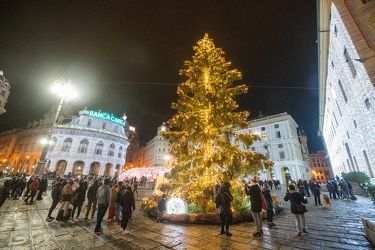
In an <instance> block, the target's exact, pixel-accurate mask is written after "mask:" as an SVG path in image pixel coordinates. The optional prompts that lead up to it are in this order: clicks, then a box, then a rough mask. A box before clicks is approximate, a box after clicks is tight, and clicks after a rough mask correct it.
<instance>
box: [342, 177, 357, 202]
mask: <svg viewBox="0 0 375 250" xmlns="http://www.w3.org/2000/svg"><path fill="white" fill-rule="evenodd" d="M344 180H345V181H346V184H348V189H349V196H350V199H351V200H356V199H358V198H357V197H355V195H354V194H353V185H352V184H351V183H350V181H348V179H346V178H344Z"/></svg>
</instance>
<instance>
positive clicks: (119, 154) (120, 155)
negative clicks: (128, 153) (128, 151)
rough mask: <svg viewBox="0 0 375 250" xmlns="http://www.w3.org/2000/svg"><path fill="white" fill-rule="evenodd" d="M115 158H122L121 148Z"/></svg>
mask: <svg viewBox="0 0 375 250" xmlns="http://www.w3.org/2000/svg"><path fill="white" fill-rule="evenodd" d="M117 156H118V158H121V157H122V146H120V147H119V149H118V154H117Z"/></svg>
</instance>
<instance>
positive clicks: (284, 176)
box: [233, 113, 309, 184]
mask: <svg viewBox="0 0 375 250" xmlns="http://www.w3.org/2000/svg"><path fill="white" fill-rule="evenodd" d="M297 128H298V125H297V123H296V122H295V121H294V119H293V118H292V117H291V116H290V115H289V114H288V113H281V114H277V115H272V116H259V117H258V118H256V119H252V120H250V128H247V129H241V130H239V131H238V132H239V133H251V134H257V135H259V137H260V141H255V142H254V143H253V145H252V146H251V148H250V150H251V151H253V152H258V153H262V154H264V155H266V156H267V157H268V159H270V160H271V161H273V162H274V166H273V168H272V169H268V170H266V169H263V170H261V171H260V172H259V174H260V178H261V179H262V180H265V179H266V180H271V179H275V180H280V183H281V184H285V183H287V182H288V181H289V180H298V179H306V178H308V173H309V167H308V162H307V159H306V158H304V157H303V147H302V144H301V142H300V140H299V135H298V132H297ZM233 143H235V142H233ZM239 147H242V149H243V150H246V149H245V148H244V147H243V145H241V144H240V145H239Z"/></svg>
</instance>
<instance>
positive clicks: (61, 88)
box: [34, 78, 78, 175]
mask: <svg viewBox="0 0 375 250" xmlns="http://www.w3.org/2000/svg"><path fill="white" fill-rule="evenodd" d="M51 90H52V92H53V93H55V94H58V95H59V96H60V97H61V99H60V103H59V106H58V107H57V110H56V115H55V118H54V119H53V122H52V127H51V130H50V131H49V133H48V136H47V142H50V141H51V138H52V130H53V129H54V127H55V124H56V122H57V119H58V117H59V114H60V111H61V107H62V106H63V104H64V101H65V100H70V99H72V98H74V97H76V96H77V95H78V91H77V90H78V85H76V84H72V80H71V79H70V78H69V79H68V81H65V80H64V79H63V78H60V79H58V80H57V81H55V83H54V85H53V86H52V89H51ZM48 147H49V145H48V143H47V144H45V145H44V147H43V151H42V154H41V155H40V160H39V162H38V165H37V166H36V169H35V172H34V174H35V175H43V170H44V168H45V166H46V163H48V161H46V155H47V151H48Z"/></svg>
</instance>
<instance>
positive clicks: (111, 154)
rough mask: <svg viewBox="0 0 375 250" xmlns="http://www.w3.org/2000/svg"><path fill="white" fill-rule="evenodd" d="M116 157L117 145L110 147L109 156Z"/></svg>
mask: <svg viewBox="0 0 375 250" xmlns="http://www.w3.org/2000/svg"><path fill="white" fill-rule="evenodd" d="M114 155H115V144H113V143H112V144H111V145H110V146H109V150H108V156H114Z"/></svg>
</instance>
